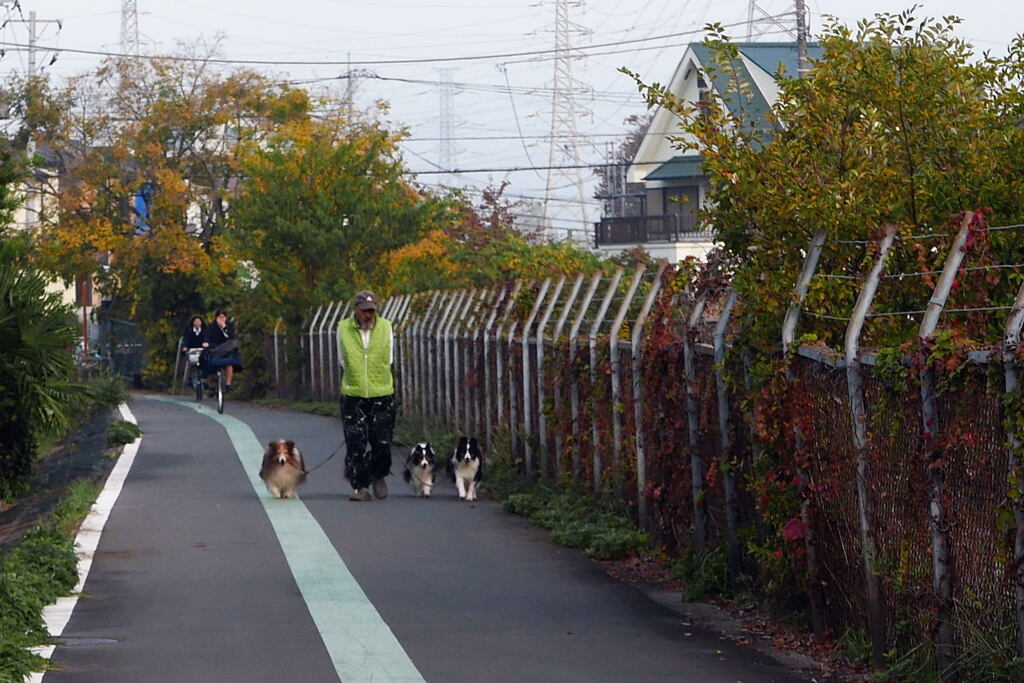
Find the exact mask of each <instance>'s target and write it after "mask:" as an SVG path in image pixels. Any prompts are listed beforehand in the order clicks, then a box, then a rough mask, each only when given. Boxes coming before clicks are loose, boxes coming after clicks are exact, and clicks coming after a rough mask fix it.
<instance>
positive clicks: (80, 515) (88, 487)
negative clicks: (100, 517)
mask: <svg viewBox="0 0 1024 683" xmlns="http://www.w3.org/2000/svg"><path fill="white" fill-rule="evenodd" d="M99 492H100V489H99V486H98V485H97V484H96V483H95V482H92V481H89V480H88V479H78V480H76V481H74V482H72V483H71V486H69V487H68V490H67V491H65V493H64V499H63V500H62V501H61V502H60V505H58V506H57V507H56V508H54V510H53V512H52V513H51V515H50V523H51V524H52V525H54V526H55V527H56V528H57V529H58V530H59V531H60V532H61V533H63V534H64V535H65V536H68V537H70V536H73V535H74V534H75V533H76V532H77V531H78V527H79V525H80V524H81V523H82V520H83V519H85V516H86V515H88V514H89V510H90V509H91V508H92V504H93V503H94V502H96V497H97V496H98V495H99Z"/></svg>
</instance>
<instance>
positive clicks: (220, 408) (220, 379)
mask: <svg viewBox="0 0 1024 683" xmlns="http://www.w3.org/2000/svg"><path fill="white" fill-rule="evenodd" d="M217 412H218V413H223V412H224V369H223V368H217Z"/></svg>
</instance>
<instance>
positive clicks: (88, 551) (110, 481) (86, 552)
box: [28, 403, 142, 683]
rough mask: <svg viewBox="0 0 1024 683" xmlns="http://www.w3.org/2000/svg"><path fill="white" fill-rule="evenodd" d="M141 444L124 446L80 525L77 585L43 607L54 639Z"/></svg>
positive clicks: (36, 680)
mask: <svg viewBox="0 0 1024 683" xmlns="http://www.w3.org/2000/svg"><path fill="white" fill-rule="evenodd" d="M119 409H120V411H121V416H122V417H123V418H124V419H125V420H127V421H128V422H132V423H135V424H137V422H136V420H135V416H134V415H133V414H132V411H131V410H129V409H128V406H127V405H125V404H123V403H122V404H121V405H120V406H119ZM141 443H142V437H141V436H140V437H139V438H137V439H135V441H132V442H131V443H130V444H127V445H126V446H125V447H124V450H122V451H121V457H120V458H118V459H117V464H116V465H114V468H113V469H112V470H110V475H109V476H107V482H106V484H104V485H103V491H101V492H100V495H99V496H97V498H96V502H95V503H93V504H92V509H91V510H90V511H89V514H88V516H86V518H85V520H84V521H83V522H82V526H81V527H80V528H79V530H78V534H77V535H76V536H75V548H76V550H75V554H76V555H77V556H78V583H77V584H76V585H75V587H74V589H73V590H72V595H71V596H70V597H66V598H57V602H55V603H53V604H52V605H47V606H46V607H44V608H43V622H44V623H45V624H46V630H47V632H49V634H50V635H51V636H53V637H57V636H59V635H60V634H61V633H63V632H64V627H66V626H67V625H68V620H69V619H71V613H72V612H74V611H75V605H77V604H78V595H79V593H81V592H82V588H83V587H84V586H85V579H86V577H88V576H89V570H90V569H91V568H92V558H93V556H94V555H95V554H96V548H97V547H98V546H99V543H100V536H101V535H102V534H103V527H104V526H105V525H106V523H107V519H108V518H109V517H110V511H111V510H113V509H114V503H116V502H117V497H118V496H120V495H121V489H122V488H123V487H124V482H125V479H126V478H127V477H128V472H129V470H131V468H132V463H134V462H135V455H136V454H137V453H138V452H139V445H140V444H141ZM55 648H56V646H54V645H47V646H45V647H41V648H33V652H35V653H36V654H38V655H40V656H42V657H45V658H46V659H49V658H50V657H51V656H52V655H53V651H54V649H55ZM45 673H46V672H38V671H37V672H35V673H33V674H32V675H31V676H29V678H28V681H29V683H40V682H41V681H42V680H43V676H44V675H45Z"/></svg>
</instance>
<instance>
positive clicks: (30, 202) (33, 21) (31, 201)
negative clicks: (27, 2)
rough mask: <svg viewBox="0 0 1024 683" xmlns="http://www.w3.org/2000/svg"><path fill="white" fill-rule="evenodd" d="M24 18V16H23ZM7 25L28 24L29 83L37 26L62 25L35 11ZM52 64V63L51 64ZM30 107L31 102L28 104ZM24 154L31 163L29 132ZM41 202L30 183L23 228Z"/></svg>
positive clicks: (32, 152)
mask: <svg viewBox="0 0 1024 683" xmlns="http://www.w3.org/2000/svg"><path fill="white" fill-rule="evenodd" d="M23 16H24V15H23ZM8 23H11V24H28V74H27V75H28V80H29V83H31V82H32V81H33V80H34V79H35V78H36V76H37V75H38V73H37V71H38V70H37V67H36V51H37V49H38V48H37V47H36V44H37V41H38V40H39V24H57V28H58V30H59V29H61V28H63V26H64V24H63V22H62V21H61V20H60V19H38V18H36V12H35V10H32V11H30V12H29V13H28V19H10V20H9V21H8ZM51 63H52V62H51ZM31 93H32V90H31V89H30V90H29V96H30V97H31ZM29 104H30V105H31V102H30V103H29ZM25 154H26V156H27V157H28V159H29V162H30V163H31V161H32V159H33V158H34V157H35V155H36V139H35V136H34V135H33V134H32V131H29V135H28V143H27V144H26V145H25ZM40 201H41V197H40V196H39V192H37V191H36V190H35V188H34V187H32V184H31V183H28V184H27V185H26V189H25V227H26V228H32V227H34V226H35V224H36V222H38V220H39V212H40V209H39V207H38V206H37V205H38V204H39V203H40Z"/></svg>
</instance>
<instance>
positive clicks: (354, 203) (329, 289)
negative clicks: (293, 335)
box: [224, 117, 454, 320]
mask: <svg viewBox="0 0 1024 683" xmlns="http://www.w3.org/2000/svg"><path fill="white" fill-rule="evenodd" d="M400 135H401V133H400V132H392V131H389V130H388V129H386V128H385V127H384V126H383V125H382V124H380V123H378V122H376V121H374V120H372V119H371V118H365V119H363V120H360V121H345V120H343V119H335V118H330V117H327V118H323V119H320V120H310V121H304V122H301V123H295V124H293V125H287V126H282V127H281V128H280V129H279V130H278V131H277V132H276V133H275V134H274V135H272V136H271V137H270V138H269V139H268V140H267V141H266V142H265V144H262V145H251V146H249V148H248V149H247V151H246V153H245V154H244V156H243V159H242V164H241V170H242V173H243V174H244V176H245V178H246V183H245V185H244V187H243V188H242V191H241V193H240V195H239V197H238V199H237V200H236V202H235V204H234V212H233V216H232V221H231V224H230V228H229V229H228V231H227V232H226V234H225V239H224V244H225V246H226V248H227V249H228V251H229V253H230V254H231V255H232V256H233V257H234V258H236V259H238V260H239V261H242V262H245V263H248V264H251V266H252V268H253V269H254V271H255V272H256V273H258V286H257V291H258V293H259V296H260V297H261V298H262V299H263V300H264V301H265V303H266V305H267V306H266V307H267V309H268V311H269V312H271V313H272V314H273V315H275V316H282V317H285V318H286V319H289V320H297V319H299V318H301V317H302V316H303V315H304V313H305V312H306V310H307V309H308V308H310V307H312V306H314V305H316V304H319V303H323V302H325V301H330V300H337V299H341V298H347V297H349V296H351V295H353V294H354V293H355V292H356V291H358V290H359V289H362V288H364V287H374V288H377V289H379V290H380V292H381V293H382V294H387V293H388V292H389V291H390V289H391V287H390V283H389V282H388V272H387V270H386V268H385V264H384V262H383V257H384V255H385V254H386V253H388V252H391V251H393V250H395V249H399V248H401V247H403V246H405V245H408V244H411V243H413V242H416V241H417V240H419V239H421V238H422V237H424V236H425V235H427V234H429V233H430V232H431V231H432V230H436V229H438V228H440V227H441V226H443V225H445V224H446V222H447V221H449V220H450V219H451V215H452V211H453V209H454V205H453V203H452V202H450V201H448V200H447V199H446V198H442V197H436V196H433V195H430V194H427V193H425V192H422V191H420V190H418V189H417V188H416V187H414V186H412V185H411V184H409V183H408V182H407V181H406V180H405V177H404V174H405V167H404V164H403V163H402V160H401V157H400V155H399V151H398V146H397V144H398V141H399V139H400Z"/></svg>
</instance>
